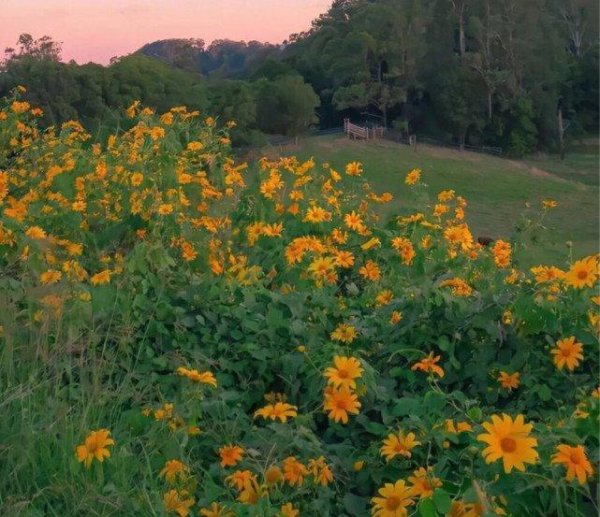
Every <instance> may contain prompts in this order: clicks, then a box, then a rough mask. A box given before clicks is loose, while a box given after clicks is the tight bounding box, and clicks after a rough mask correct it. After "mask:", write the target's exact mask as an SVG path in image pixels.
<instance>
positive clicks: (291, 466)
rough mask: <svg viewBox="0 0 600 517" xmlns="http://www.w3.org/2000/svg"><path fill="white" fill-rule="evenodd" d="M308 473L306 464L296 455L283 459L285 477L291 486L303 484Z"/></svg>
mask: <svg viewBox="0 0 600 517" xmlns="http://www.w3.org/2000/svg"><path fill="white" fill-rule="evenodd" d="M308 474H309V472H308V469H307V468H306V466H305V465H303V464H302V463H300V462H299V461H298V460H297V459H296V458H294V456H288V457H287V458H285V459H284V460H283V479H285V481H287V482H288V484H289V485H290V486H294V485H298V486H300V485H302V483H304V477H305V476H308Z"/></svg>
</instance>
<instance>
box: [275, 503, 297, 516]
mask: <svg viewBox="0 0 600 517" xmlns="http://www.w3.org/2000/svg"><path fill="white" fill-rule="evenodd" d="M279 511H280V512H281V515H282V516H283V517H299V515H300V511H299V510H296V509H295V508H294V506H293V505H292V503H286V504H284V505H282V507H281V508H280V509H279Z"/></svg>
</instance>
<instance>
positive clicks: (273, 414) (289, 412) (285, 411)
mask: <svg viewBox="0 0 600 517" xmlns="http://www.w3.org/2000/svg"><path fill="white" fill-rule="evenodd" d="M297 415H298V408H297V407H296V406H292V405H291V404H287V403H285V402H276V403H275V404H268V405H266V406H265V407H263V408H260V409H257V410H256V411H255V412H254V416H255V417H257V416H261V417H263V418H265V419H267V418H270V419H271V420H277V419H279V420H280V421H281V422H283V423H285V422H287V419H288V418H294V417H295V416H297Z"/></svg>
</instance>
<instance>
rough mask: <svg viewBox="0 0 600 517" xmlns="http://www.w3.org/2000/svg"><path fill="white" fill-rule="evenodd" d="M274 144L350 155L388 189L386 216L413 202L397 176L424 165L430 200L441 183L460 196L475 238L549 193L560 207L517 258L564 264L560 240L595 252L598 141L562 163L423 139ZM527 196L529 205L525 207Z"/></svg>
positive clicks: (508, 229) (497, 231) (499, 231)
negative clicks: (421, 142)
mask: <svg viewBox="0 0 600 517" xmlns="http://www.w3.org/2000/svg"><path fill="white" fill-rule="evenodd" d="M273 151H274V152H279V153H282V154H286V155H292V154H293V155H296V156H298V157H299V158H302V159H306V158H309V157H310V156H314V157H315V160H317V162H323V161H328V162H329V163H330V164H331V165H332V167H334V168H337V169H338V170H343V166H344V164H345V163H347V162H349V161H355V160H358V161H360V162H362V163H363V165H364V168H365V177H366V178H368V179H369V180H370V182H371V183H372V185H373V186H374V188H375V189H376V190H378V191H384V190H387V191H390V192H392V193H393V194H394V195H395V200H394V202H393V203H392V204H391V206H388V208H387V211H388V214H387V215H390V214H392V213H393V214H396V213H400V212H402V213H407V212H409V211H410V210H412V209H414V208H416V206H417V203H416V202H415V200H414V199H412V200H411V196H410V193H409V187H407V186H406V185H405V184H404V176H405V175H406V173H407V172H408V171H409V170H410V169H412V168H414V167H418V168H420V169H421V170H422V171H423V181H424V182H425V183H427V184H428V185H429V186H430V189H429V193H430V195H429V198H428V199H427V200H426V201H428V202H429V204H432V203H433V202H434V196H435V195H436V194H437V192H439V191H440V190H443V189H447V188H452V189H454V190H456V192H457V194H459V195H462V196H464V197H466V198H467V200H468V201H469V206H468V209H467V218H468V222H469V224H470V226H471V228H472V231H473V234H474V235H475V236H476V237H477V236H489V237H493V238H501V237H504V238H510V237H511V236H514V234H513V229H514V227H515V224H516V223H517V221H519V220H520V219H521V218H523V217H534V216H535V213H536V212H537V208H538V207H539V206H540V205H541V201H542V199H546V198H552V199H555V200H556V201H558V203H559V206H558V207H557V208H555V209H554V210H552V211H551V212H550V214H549V215H548V216H547V217H546V219H545V220H544V225H545V226H546V227H547V231H543V232H541V233H539V235H538V237H535V236H533V238H536V239H537V240H536V242H535V243H532V242H530V243H529V244H528V246H527V247H526V248H524V249H522V250H520V252H519V253H518V255H517V259H518V260H519V261H520V263H521V265H523V266H529V265H532V264H535V263H540V262H546V263H549V262H552V263H557V264H559V265H564V261H565V260H567V259H568V258H569V248H568V246H567V244H566V242H567V241H572V243H573V248H572V252H573V256H574V257H576V258H577V257H580V256H584V255H588V254H591V253H595V252H597V251H598V209H599V204H598V180H597V175H598V153H597V148H595V149H592V150H590V149H589V148H586V150H585V152H581V153H577V154H575V153H574V154H570V155H567V158H566V159H565V160H564V161H563V162H560V160H559V159H558V157H540V158H535V159H529V160H525V161H515V160H508V159H503V158H496V157H493V156H488V155H483V154H476V153H469V152H462V153H461V152H459V151H455V150H451V149H445V148H440V147H433V146H427V145H420V146H418V149H417V150H416V151H415V150H413V149H412V148H409V147H407V146H404V145H399V144H395V143H392V142H388V141H369V142H364V141H354V140H348V139H346V138H345V137H343V136H330V137H312V138H306V139H304V140H302V141H301V142H300V144H299V145H298V146H288V147H283V148H279V149H273ZM527 202H529V203H530V204H531V206H532V208H535V210H529V211H527V208H526V203H527ZM526 211H527V213H525V212H526ZM527 240H530V239H527Z"/></svg>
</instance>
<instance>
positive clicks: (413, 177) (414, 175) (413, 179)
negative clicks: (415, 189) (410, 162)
mask: <svg viewBox="0 0 600 517" xmlns="http://www.w3.org/2000/svg"><path fill="white" fill-rule="evenodd" d="M420 179H421V169H413V170H411V171H410V172H409V173H408V174H407V175H406V178H405V180H404V183H406V184H407V185H414V184H415V183H417V182H418V181H419V180H420Z"/></svg>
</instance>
